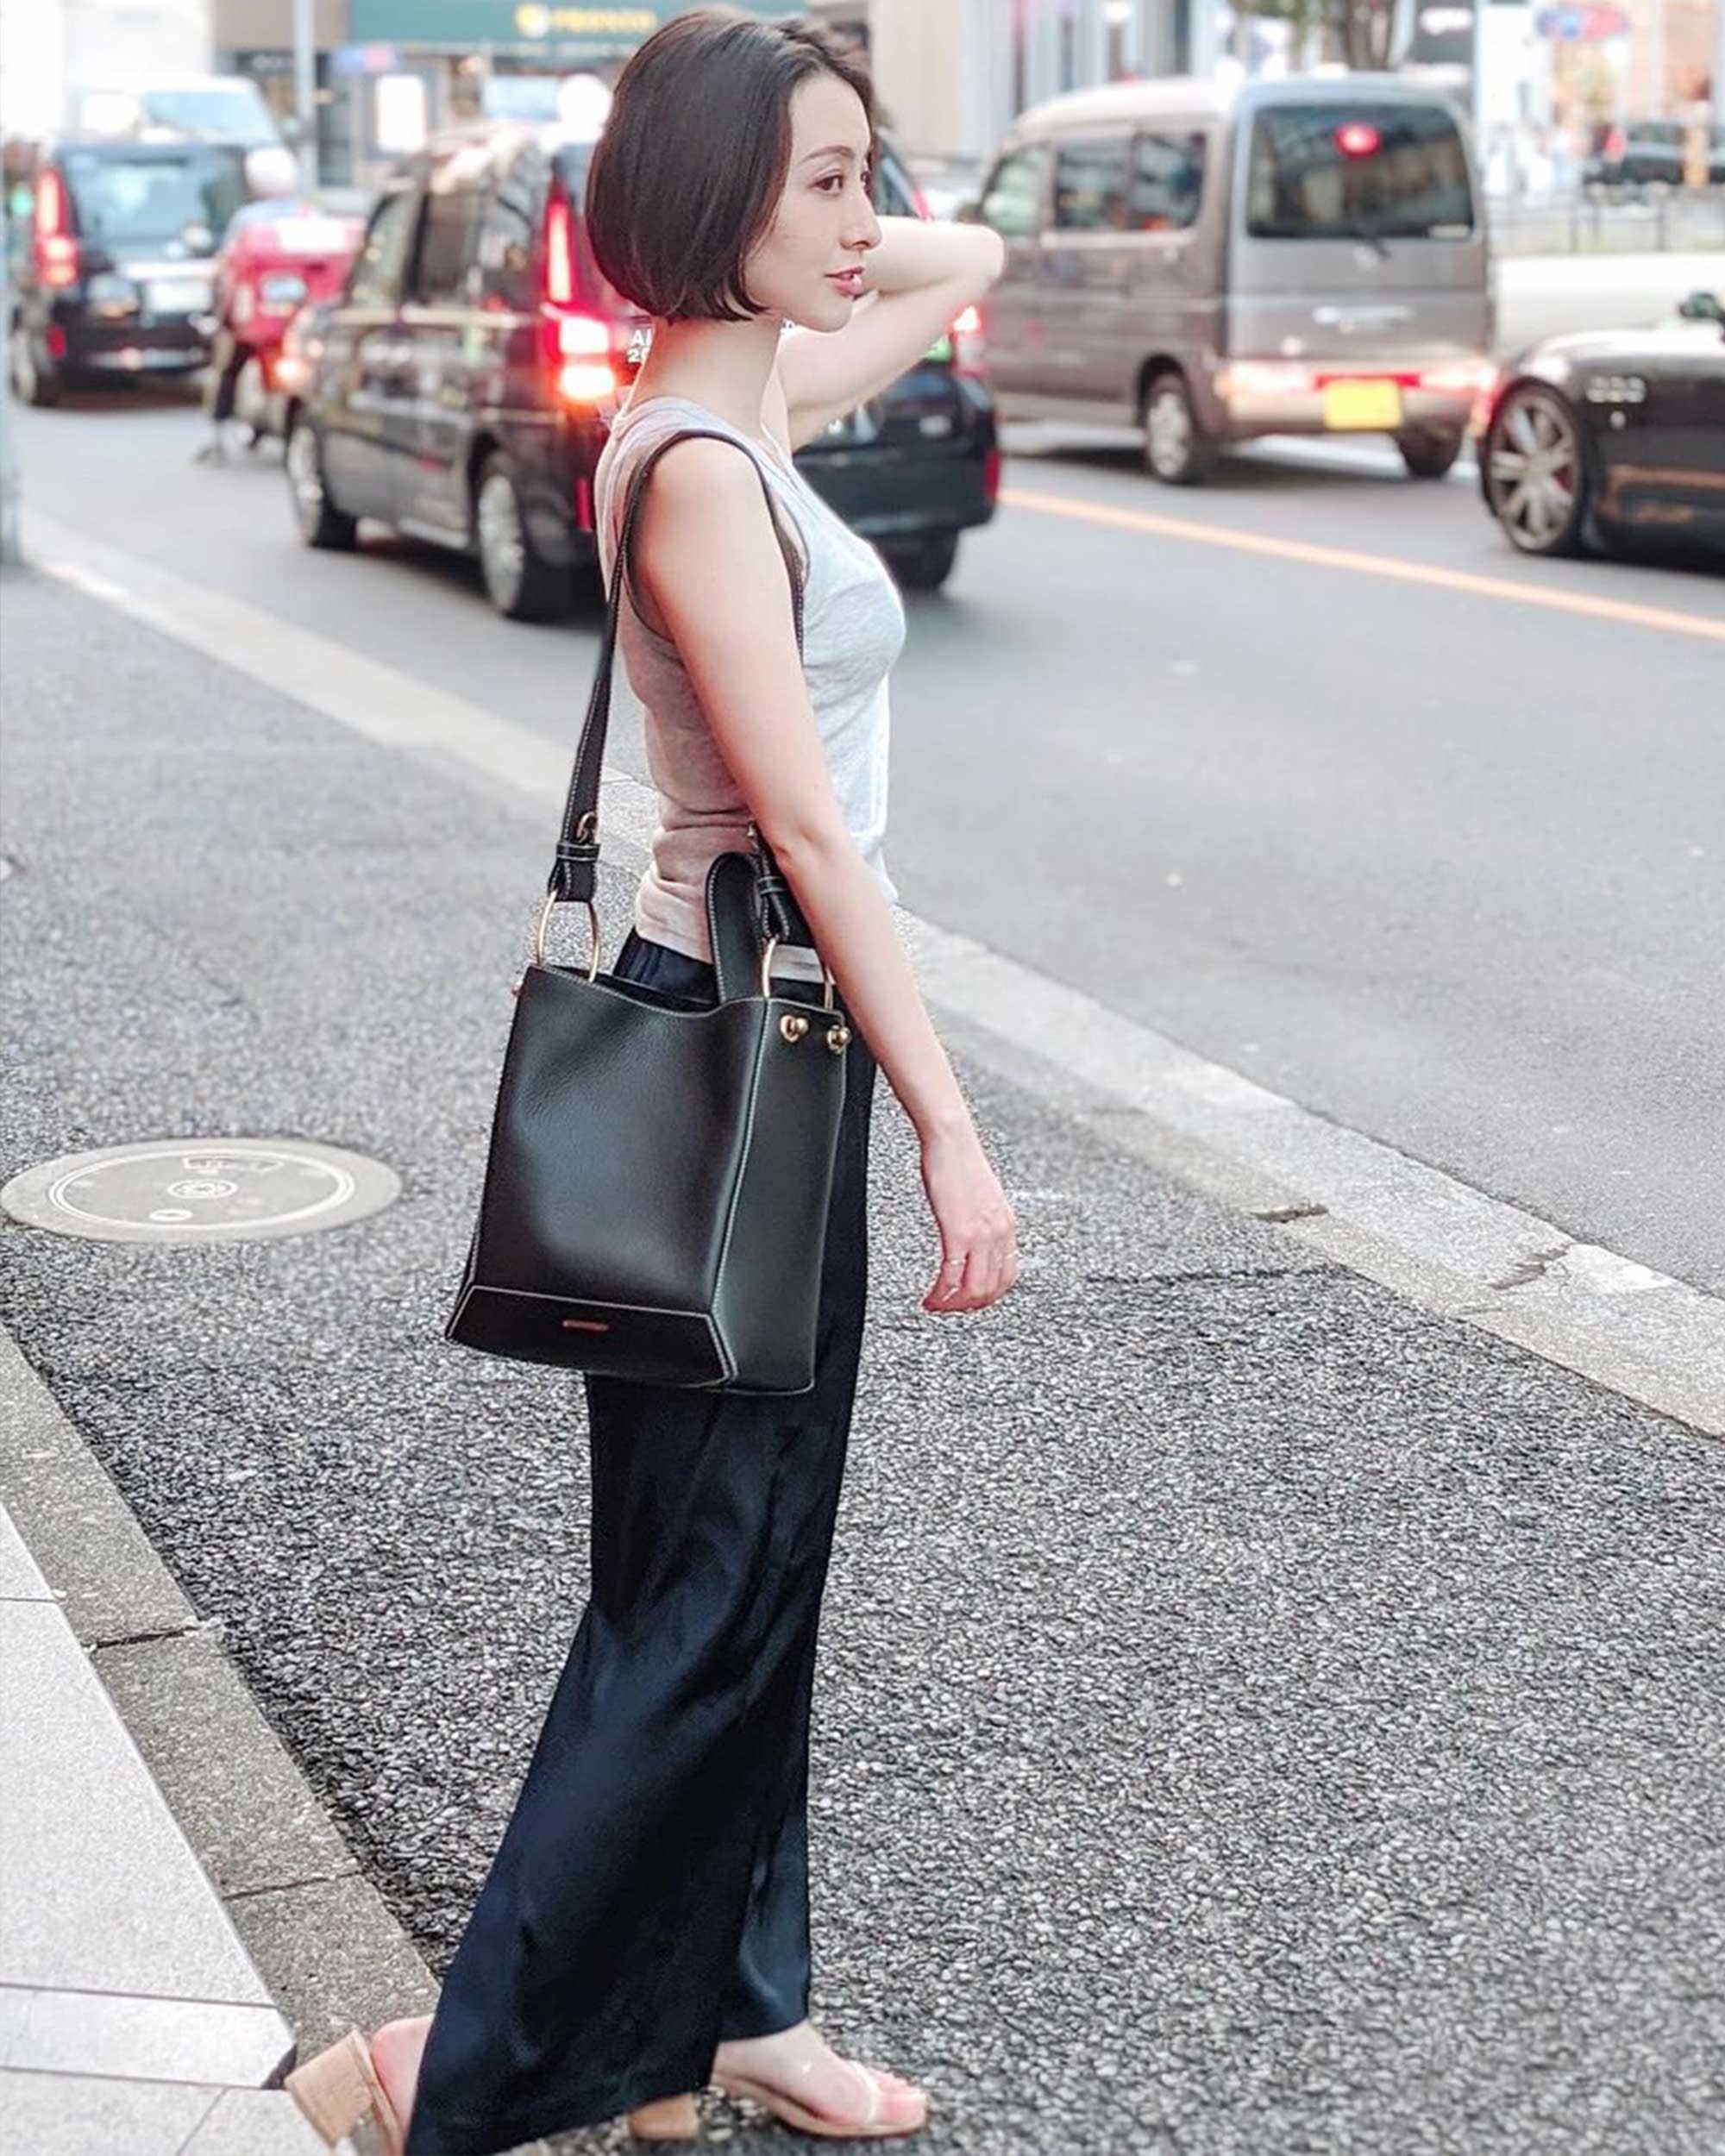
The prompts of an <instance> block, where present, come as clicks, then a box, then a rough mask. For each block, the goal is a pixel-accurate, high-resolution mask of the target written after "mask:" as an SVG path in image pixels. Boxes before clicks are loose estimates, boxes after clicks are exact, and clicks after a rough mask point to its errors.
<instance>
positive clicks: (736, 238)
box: [586, 7, 875, 322]
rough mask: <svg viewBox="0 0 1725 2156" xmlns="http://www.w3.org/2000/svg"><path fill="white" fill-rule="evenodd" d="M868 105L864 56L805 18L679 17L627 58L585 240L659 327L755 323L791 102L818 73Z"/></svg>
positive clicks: (597, 158) (871, 100) (708, 12)
mask: <svg viewBox="0 0 1725 2156" xmlns="http://www.w3.org/2000/svg"><path fill="white" fill-rule="evenodd" d="M822 73H825V74H829V75H836V76H837V78H838V79H839V81H840V82H842V83H845V84H848V85H849V86H850V88H851V89H852V90H854V91H856V95H857V97H859V98H860V99H861V100H862V110H863V112H864V113H865V114H866V115H867V116H868V121H869V136H870V140H871V142H872V139H873V135H874V130H875V93H874V86H873V85H872V83H871V82H870V80H869V71H868V69H867V67H866V66H864V64H863V62H862V60H861V59H860V58H859V57H858V55H857V54H856V53H854V52H853V51H852V50H851V49H850V47H847V46H844V45H842V44H841V43H840V42H839V41H838V40H837V38H835V37H834V35H833V34H832V33H831V31H830V30H827V29H825V28H821V27H820V26H819V24H817V23H813V22H807V21H806V20H803V19H801V18H798V19H796V20H793V21H791V22H759V21H756V19H755V18H754V17H753V16H746V15H743V14H742V13H740V12H739V11H738V10H737V9H735V8H728V7H725V8H699V9H695V10H694V11H693V13H691V14H688V15H681V16H674V18H673V19H672V20H671V21H670V22H667V23H666V24H665V25H664V27H663V28H662V29H658V30H655V32H654V33H653V34H652V36H651V37H649V39H648V40H647V41H646V43H645V44H644V45H642V46H641V47H638V48H637V51H636V52H635V53H633V54H631V56H630V60H629V62H628V65H627V66H625V67H624V70H623V72H622V74H621V75H620V76H618V82H617V90H616V94H615V96H614V97H613V98H612V107H611V111H610V114H609V116H608V117H607V119H606V121H605V132H604V134H603V135H601V136H600V138H599V147H598V148H597V149H596V150H595V151H594V152H593V164H592V166H591V168H590V170H589V172H588V175H587V194H586V220H587V232H588V235H589V237H590V238H591V240H592V241H593V255H594V259H595V260H597V261H598V263H599V267H600V269H602V270H603V271H604V272H605V275H606V277H607V278H609V279H610V280H611V282H612V284H613V285H615V286H616V287H617V289H618V291H620V292H621V293H623V295H624V298H628V299H632V300H633V301H634V302H635V304H636V305H637V306H638V307H643V308H644V309H645V310H647V312H648V313H649V315H651V316H653V317H655V319H656V320H658V321H662V322H682V321H688V320H692V319H693V320H706V321H709V322H747V321H750V319H752V318H753V317H756V316H757V315H759V314H760V313H761V312H762V309H761V308H760V307H758V306H757V305H756V304H755V302H754V301H753V300H752V299H751V298H750V296H749V293H748V290H747V288H746V287H745V285H744V284H743V265H744V263H745V261H746V260H747V259H748V256H749V253H750V249H751V248H753V247H754V246H755V245H756V242H757V241H759V240H760V239H761V238H762V235H764V234H765V232H766V231H767V229H768V226H769V225H770V224H771V222H772V221H773V216H774V212H775V210H776V209H777V207H778V203H779V197H780V195H781V192H782V191H783V188H784V185H785V175H786V173H787V171H788V170H789V167H790V161H791V97H792V95H793V92H794V91H795V90H796V89H797V87H798V85H800V84H801V83H805V82H807V81H808V80H809V79H810V78H811V77H812V76H815V75H819V74H822Z"/></svg>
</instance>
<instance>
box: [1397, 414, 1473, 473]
mask: <svg viewBox="0 0 1725 2156" xmlns="http://www.w3.org/2000/svg"><path fill="white" fill-rule="evenodd" d="M1462 441H1463V436H1461V434H1460V433H1459V432H1451V431H1449V430H1448V429H1443V428H1439V427H1431V428H1421V427H1410V428H1409V429H1408V431H1407V432H1406V433H1405V434H1398V435H1397V436H1396V448H1398V449H1399V450H1400V451H1401V452H1402V462H1403V464H1405V465H1406V466H1407V467H1408V477H1409V478H1410V479H1442V478H1444V477H1445V476H1446V474H1447V473H1448V472H1449V470H1450V469H1451V467H1452V465H1453V464H1454V463H1455V461H1456V459H1457V458H1458V456H1459V455H1460V454H1461V445H1462Z"/></svg>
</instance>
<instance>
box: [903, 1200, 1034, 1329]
mask: <svg viewBox="0 0 1725 2156" xmlns="http://www.w3.org/2000/svg"><path fill="white" fill-rule="evenodd" d="M1018 1276H1019V1252H1018V1242H1017V1235H1016V1223H1014V1222H1013V1221H1012V1220H1011V1219H1010V1218H1009V1219H1008V1221H1007V1225H1006V1226H1005V1227H1004V1228H1001V1229H997V1230H995V1231H994V1232H993V1233H991V1234H988V1235H983V1236H979V1237H978V1238H976V1239H975V1240H974V1241H972V1242H970V1243H969V1244H968V1245H961V1246H959V1247H957V1248H954V1249H950V1250H947V1252H946V1253H945V1255H944V1257H943V1258H942V1260H941V1265H940V1270H939V1271H938V1273H937V1274H936V1275H935V1276H934V1283H933V1285H932V1286H931V1288H930V1289H929V1291H928V1293H927V1294H926V1295H925V1296H924V1298H923V1305H922V1307H923V1308H924V1309H925V1310H926V1311H928V1312H930V1313H931V1314H933V1315H935V1316H937V1317H951V1316H956V1315H957V1314H958V1313H961V1312H963V1311H969V1310H986V1309H987V1308H988V1306H989V1305H990V1304H991V1303H996V1302H998V1301H999V1300H1000V1298H1001V1296H1002V1295H1004V1294H1006V1293H1007V1290H1008V1289H1009V1288H1011V1287H1012V1285H1013V1282H1015V1281H1016V1280H1017V1278H1018Z"/></svg>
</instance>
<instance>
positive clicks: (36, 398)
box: [7, 328, 66, 408]
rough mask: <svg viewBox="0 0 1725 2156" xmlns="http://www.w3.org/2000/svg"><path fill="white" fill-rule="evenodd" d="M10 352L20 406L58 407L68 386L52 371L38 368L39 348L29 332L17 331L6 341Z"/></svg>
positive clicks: (14, 384) (14, 389)
mask: <svg viewBox="0 0 1725 2156" xmlns="http://www.w3.org/2000/svg"><path fill="white" fill-rule="evenodd" d="M7 349H8V351H9V354H10V355H11V360H12V365H11V368H10V373H11V376H12V388H13V392H14V393H15V394H16V397H17V399H18V401H19V403H20V404H34V405H36V406H38V407H39V408H40V407H42V406H46V405H48V404H59V402H60V395H61V392H62V391H63V390H64V389H65V386H66V385H65V383H64V382H63V381H62V380H61V379H60V376H59V375H58V374H57V373H55V372H54V370H53V367H49V366H46V365H44V366H40V367H39V366H38V365H37V363H36V348H35V346H34V343H33V342H32V341H31V338H30V333H29V331H28V329H22V328H19V329H14V330H13V332H12V334H11V335H10V336H9V338H8V339H7Z"/></svg>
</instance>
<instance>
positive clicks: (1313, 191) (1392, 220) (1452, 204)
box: [1245, 99, 1473, 240]
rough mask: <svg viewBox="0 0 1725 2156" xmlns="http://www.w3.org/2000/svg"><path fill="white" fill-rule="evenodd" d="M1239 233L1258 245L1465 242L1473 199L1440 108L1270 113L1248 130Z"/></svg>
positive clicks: (1347, 106)
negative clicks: (1248, 164) (1262, 242)
mask: <svg viewBox="0 0 1725 2156" xmlns="http://www.w3.org/2000/svg"><path fill="white" fill-rule="evenodd" d="M1245 229H1246V231H1247V233H1248V234H1249V235H1251V237H1252V238H1253V239H1259V240H1350V239H1352V240H1358V239H1366V240H1426V239H1434V240H1436V239H1465V238H1466V237H1467V236H1468V235H1470V234H1471V232H1472V230H1473V196H1472V191H1471V189H1470V187H1469V185H1468V177H1467V158H1466V154H1465V152H1464V150H1463V148H1462V144H1461V133H1460V130H1459V129H1458V127H1457V126H1456V123H1455V121H1454V119H1453V118H1452V116H1451V115H1450V113H1449V112H1448V111H1447V110H1446V108H1445V107H1443V106H1442V105H1438V104H1431V105H1424V104H1402V103H1384V104H1382V105H1373V104H1365V103H1357V102H1355V101H1353V100H1352V99H1350V100H1349V101H1347V102H1346V103H1341V102H1338V103H1334V104H1309V105H1305V104H1301V105H1276V106H1272V107H1271V108H1270V110H1267V111H1264V112H1260V113H1259V114H1258V117H1257V118H1256V120H1255V121H1254V122H1253V123H1252V134H1251V171H1250V172H1249V174H1248V177H1247V181H1246V228H1245Z"/></svg>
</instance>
